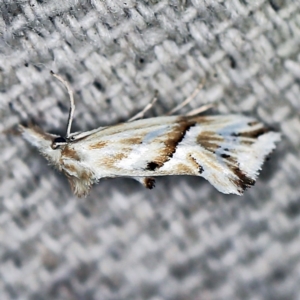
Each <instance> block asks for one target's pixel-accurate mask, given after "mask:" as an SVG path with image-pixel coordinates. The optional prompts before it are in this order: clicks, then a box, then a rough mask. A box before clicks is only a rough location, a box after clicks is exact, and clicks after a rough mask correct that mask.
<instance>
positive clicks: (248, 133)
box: [232, 127, 270, 139]
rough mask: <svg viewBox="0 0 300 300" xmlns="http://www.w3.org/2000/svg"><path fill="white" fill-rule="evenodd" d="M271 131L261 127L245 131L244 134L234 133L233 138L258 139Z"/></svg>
mask: <svg viewBox="0 0 300 300" xmlns="http://www.w3.org/2000/svg"><path fill="white" fill-rule="evenodd" d="M269 131H270V129H268V128H265V127H261V128H258V129H254V130H248V131H244V132H238V133H232V136H238V137H244V138H252V139H256V138H258V137H259V136H261V135H263V134H265V133H267V132H269Z"/></svg>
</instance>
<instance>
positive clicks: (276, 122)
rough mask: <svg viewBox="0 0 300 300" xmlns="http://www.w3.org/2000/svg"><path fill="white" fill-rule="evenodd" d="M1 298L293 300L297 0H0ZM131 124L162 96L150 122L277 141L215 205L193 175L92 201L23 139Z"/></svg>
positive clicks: (299, 94) (113, 185)
mask: <svg viewBox="0 0 300 300" xmlns="http://www.w3.org/2000/svg"><path fill="white" fill-rule="evenodd" d="M0 32H1V35H0V120H1V121H0V132H1V133H0V154H1V156H0V297H1V300H6V299H66V300H69V299H70V300H71V299H72V300H73V299H74V300H75V299H76V300H77V299H78V300H79V299H91V300H92V299H111V300H113V299H116V300H118V299H151V300H160V299H176V300H183V299H184V300H186V299H187V300H189V299H204V300H206V299H272V300H273V299H299V297H300V292H299V285H300V233H299V228H300V215H299V214H300V199H299V198H300V196H299V195H300V185H299V182H300V167H299V166H300V164H299V160H300V157H299V147H300V120H299V111H300V54H299V53H300V3H299V1H298V0H294V1H293V0H289V1H284V0H269V1H267V0H255V1H241V0H227V1H220V0H205V1H202V0H186V1H179V0H173V1H171V0H170V1H155V0H153V1H151V0H148V1H146V0H145V1H143V0H141V1H134V0H124V1H115V0H111V1H105V0H101V1H100V0H65V1H59V0H29V1H28V0H21V1H14V0H4V1H3V0H2V1H1V3H0ZM50 70H53V71H54V72H56V73H58V74H60V75H61V76H62V77H64V78H65V79H66V80H67V81H68V82H69V83H70V85H71V86H72V89H73V90H74V93H75V102H76V112H75V120H74V123H73V131H77V130H83V131H86V130H91V129H94V128H97V127H99V126H103V125H111V124H115V123H118V122H121V121H126V120H127V119H129V118H130V117H132V116H133V115H134V114H135V113H137V112H138V111H140V110H141V109H142V108H143V107H144V106H145V105H146V104H147V103H149V101H150V100H151V99H152V98H153V96H154V93H155V90H158V93H159V100H158V102H157V103H156V105H155V106H154V107H153V108H152V109H151V111H149V112H148V113H147V116H158V115H161V114H163V113H165V112H167V111H168V110H170V109H172V108H173V107H174V106H176V105H177V104H179V103H181V102H182V101H183V100H184V99H185V98H186V97H188V96H189V95H191V93H192V92H193V90H194V89H195V87H196V86H197V85H198V84H199V82H200V81H201V80H202V79H205V81H206V82H205V86H204V88H203V90H201V91H200V92H199V94H198V95H197V96H196V97H195V99H194V101H193V102H191V103H190V105H189V106H188V107H186V108H184V109H183V110H182V113H184V112H186V111H188V110H191V109H193V108H197V107H199V106H201V105H203V104H206V103H215V104H216V105H217V106H216V108H215V109H214V110H213V111H212V113H222V114H226V113H242V114H245V115H249V116H253V117H255V118H257V119H258V120H260V121H262V122H264V123H265V124H267V125H269V126H272V127H273V128H275V129H276V130H278V131H280V132H281V133H282V141H281V142H280V143H279V144H278V147H277V149H276V150H275V152H274V153H273V154H272V155H271V157H270V158H271V159H270V160H269V161H267V162H266V163H265V164H264V168H263V171H262V172H261V174H260V177H259V179H258V180H257V183H256V185H255V186H254V187H253V188H252V189H250V190H248V191H246V193H245V195H244V196H242V197H239V196H234V195H224V194H221V193H219V192H218V191H217V190H215V189H214V187H212V186H211V185H210V184H209V183H208V182H207V181H205V180H204V179H202V178H200V177H198V178H197V177H175V176H174V177H166V178H157V181H156V188H155V189H154V190H146V189H145V188H144V187H142V186H141V185H140V184H139V183H137V182H135V181H134V180H131V179H124V178H120V179H107V180H101V181H100V183H99V184H97V185H95V186H93V188H92V189H91V193H90V195H89V196H87V197H86V198H81V199H79V198H76V197H75V196H73V195H72V192H71V190H70V187H69V185H68V181H67V179H66V178H65V177H64V176H63V175H62V174H60V173H59V172H57V171H56V170H54V169H53V168H51V167H50V166H48V165H47V162H46V160H45V159H44V158H43V157H41V156H40V155H39V154H38V153H37V151H36V150H35V149H33V148H32V147H30V145H28V144H27V143H26V142H25V141H24V140H23V139H22V138H21V137H20V136H19V135H17V134H16V128H17V125H18V124H19V123H22V124H25V123H29V122H35V123H36V124H38V125H39V126H40V127H42V128H43V129H44V130H45V131H48V132H52V133H59V134H64V132H65V128H66V122H67V115H68V109H69V100H68V94H67V92H66V90H65V88H64V87H63V86H62V85H61V83H60V82H58V81H57V80H56V79H55V78H53V77H52V76H51V75H50Z"/></svg>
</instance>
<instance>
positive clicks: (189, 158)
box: [188, 155, 204, 175]
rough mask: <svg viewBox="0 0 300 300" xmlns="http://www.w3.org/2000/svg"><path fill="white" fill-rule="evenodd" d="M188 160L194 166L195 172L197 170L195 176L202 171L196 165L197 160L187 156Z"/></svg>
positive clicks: (199, 166) (201, 168) (200, 167)
mask: <svg viewBox="0 0 300 300" xmlns="http://www.w3.org/2000/svg"><path fill="white" fill-rule="evenodd" d="M188 160H189V162H191V163H192V164H193V165H194V168H195V170H197V173H196V174H197V175H199V174H201V173H202V172H203V171H204V169H203V167H202V166H201V165H199V164H198V162H197V160H196V159H195V158H194V157H193V156H192V155H189V157H188Z"/></svg>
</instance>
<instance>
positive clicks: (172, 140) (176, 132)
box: [146, 118, 197, 171]
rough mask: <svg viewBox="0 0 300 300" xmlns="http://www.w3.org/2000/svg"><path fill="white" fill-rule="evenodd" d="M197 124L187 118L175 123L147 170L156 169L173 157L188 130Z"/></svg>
mask: <svg viewBox="0 0 300 300" xmlns="http://www.w3.org/2000/svg"><path fill="white" fill-rule="evenodd" d="M196 124H197V123H196V122H195V121H193V120H192V121H190V120H188V119H185V118H183V119H181V120H180V121H179V122H178V123H177V124H175V125H174V128H172V130H171V131H170V132H169V133H168V134H166V135H165V138H164V141H163V143H164V147H163V148H162V149H161V150H160V151H159V153H158V155H157V157H155V161H151V162H149V163H148V164H147V167H146V170H148V171H154V170H156V169H157V168H160V167H162V166H163V165H164V164H165V163H166V162H167V161H169V160H170V159H171V158H172V157H173V155H174V153H175V152H176V149H177V147H178V145H179V144H180V143H181V142H182V140H183V139H184V137H185V135H186V133H187V132H188V130H189V129H190V128H191V127H193V126H195V125H196Z"/></svg>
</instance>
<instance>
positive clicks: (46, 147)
mask: <svg viewBox="0 0 300 300" xmlns="http://www.w3.org/2000/svg"><path fill="white" fill-rule="evenodd" d="M19 130H20V132H21V133H22V136H23V138H24V139H25V140H26V141H27V142H28V143H29V144H31V145H32V146H34V147H36V148H37V149H38V150H39V151H40V153H41V154H42V155H43V156H44V157H45V158H46V159H47V160H48V161H49V162H50V163H51V164H53V165H58V163H59V159H60V157H61V150H62V148H63V147H64V146H65V145H66V144H67V141H66V139H65V138H63V137H61V136H59V135H55V134H50V133H47V132H44V131H43V130H42V129H41V128H39V127H37V126H29V127H24V126H22V125H20V126H19Z"/></svg>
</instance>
